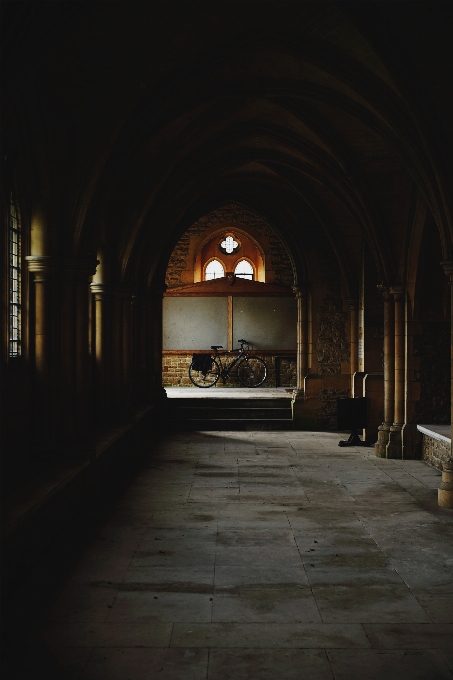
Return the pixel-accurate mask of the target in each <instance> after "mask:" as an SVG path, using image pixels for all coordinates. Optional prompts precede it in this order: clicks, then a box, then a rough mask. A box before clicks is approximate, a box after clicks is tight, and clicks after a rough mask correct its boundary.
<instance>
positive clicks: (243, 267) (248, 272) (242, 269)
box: [234, 260, 254, 281]
mask: <svg viewBox="0 0 453 680" xmlns="http://www.w3.org/2000/svg"><path fill="white" fill-rule="evenodd" d="M234 273H235V274H236V276H238V277H239V278H240V279H250V280H251V281H252V280H253V274H254V272H253V267H252V265H251V264H250V262H248V261H247V260H240V261H239V262H238V263H237V265H236V268H235V270H234Z"/></svg>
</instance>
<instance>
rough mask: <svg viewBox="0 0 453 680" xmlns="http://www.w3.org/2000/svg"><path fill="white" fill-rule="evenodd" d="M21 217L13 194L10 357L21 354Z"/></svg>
mask: <svg viewBox="0 0 453 680" xmlns="http://www.w3.org/2000/svg"><path fill="white" fill-rule="evenodd" d="M20 251H21V232H20V215H19V209H18V206H17V203H16V201H15V197H14V194H13V192H11V196H10V204H9V356H10V357H15V356H18V355H19V354H20V322H21V318H20V317H21V309H20V301H21V252H20Z"/></svg>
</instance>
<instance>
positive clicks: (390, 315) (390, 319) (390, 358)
mask: <svg viewBox="0 0 453 680" xmlns="http://www.w3.org/2000/svg"><path fill="white" fill-rule="evenodd" d="M380 288H381V290H382V292H383V296H384V422H383V423H382V425H380V426H379V427H378V440H377V442H376V444H375V447H374V450H375V454H376V456H379V457H380V458H386V456H387V444H388V441H389V433H390V428H391V426H392V425H393V422H394V405H395V308H394V302H393V295H392V293H391V292H390V290H389V289H387V288H384V287H380Z"/></svg>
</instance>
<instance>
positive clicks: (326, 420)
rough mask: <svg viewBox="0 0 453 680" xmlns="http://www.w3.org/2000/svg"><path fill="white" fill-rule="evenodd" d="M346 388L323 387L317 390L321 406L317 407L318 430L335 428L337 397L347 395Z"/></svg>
mask: <svg viewBox="0 0 453 680" xmlns="http://www.w3.org/2000/svg"><path fill="white" fill-rule="evenodd" d="M349 396H350V390H348V389H344V390H341V389H333V388H328V389H323V390H320V391H319V399H320V401H321V408H320V409H318V427H319V429H320V430H336V429H337V399H338V398H339V397H349Z"/></svg>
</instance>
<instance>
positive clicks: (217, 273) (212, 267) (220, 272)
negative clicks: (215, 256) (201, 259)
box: [204, 260, 225, 281]
mask: <svg viewBox="0 0 453 680" xmlns="http://www.w3.org/2000/svg"><path fill="white" fill-rule="evenodd" d="M222 276H225V270H224V268H223V266H222V263H221V262H219V260H211V262H209V264H208V265H207V266H206V269H205V275H204V278H205V281H210V280H211V279H220V278H222Z"/></svg>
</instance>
